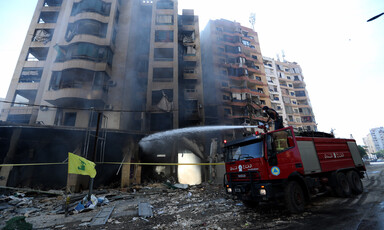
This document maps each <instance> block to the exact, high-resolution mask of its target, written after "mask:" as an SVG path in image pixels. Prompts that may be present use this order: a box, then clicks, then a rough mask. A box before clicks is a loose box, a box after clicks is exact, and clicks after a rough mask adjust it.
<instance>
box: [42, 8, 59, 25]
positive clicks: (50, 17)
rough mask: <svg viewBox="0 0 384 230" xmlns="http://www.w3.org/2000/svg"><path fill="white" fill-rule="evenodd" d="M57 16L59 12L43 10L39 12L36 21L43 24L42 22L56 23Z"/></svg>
mask: <svg viewBox="0 0 384 230" xmlns="http://www.w3.org/2000/svg"><path fill="white" fill-rule="evenodd" d="M58 17H59V12H57V11H53V12H51V11H43V12H41V14H40V17H39V20H38V21H37V23H39V24H43V23H56V22H57V18H58Z"/></svg>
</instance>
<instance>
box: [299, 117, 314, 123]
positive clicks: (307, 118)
mask: <svg viewBox="0 0 384 230" xmlns="http://www.w3.org/2000/svg"><path fill="white" fill-rule="evenodd" d="M301 122H303V123H309V122H312V117H311V116H303V117H301Z"/></svg>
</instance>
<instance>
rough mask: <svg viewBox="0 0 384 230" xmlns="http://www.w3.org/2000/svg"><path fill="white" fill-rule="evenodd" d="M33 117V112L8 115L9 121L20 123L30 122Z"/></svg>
mask: <svg viewBox="0 0 384 230" xmlns="http://www.w3.org/2000/svg"><path fill="white" fill-rule="evenodd" d="M30 119H31V114H10V115H8V117H7V121H8V122H13V123H19V124H29V120H30Z"/></svg>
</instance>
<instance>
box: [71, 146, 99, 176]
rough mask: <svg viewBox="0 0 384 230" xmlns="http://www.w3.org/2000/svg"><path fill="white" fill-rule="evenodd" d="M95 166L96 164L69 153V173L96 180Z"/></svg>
mask: <svg viewBox="0 0 384 230" xmlns="http://www.w3.org/2000/svg"><path fill="white" fill-rule="evenodd" d="M95 165H96V164H95V163H93V162H92V161H89V160H87V159H85V158H83V157H80V156H78V155H75V154H73V153H70V152H69V153H68V173H71V174H80V175H89V176H90V177H91V178H95V176H96V169H95Z"/></svg>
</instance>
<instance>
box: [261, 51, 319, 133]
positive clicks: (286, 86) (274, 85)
mask: <svg viewBox="0 0 384 230" xmlns="http://www.w3.org/2000/svg"><path fill="white" fill-rule="evenodd" d="M264 67H265V70H266V74H267V80H268V87H269V92H270V94H271V104H272V108H273V109H275V110H276V111H277V112H279V114H281V115H282V117H283V120H284V125H285V126H292V127H293V128H294V129H295V130H297V131H317V124H316V121H315V116H314V113H313V110H312V105H311V101H310V99H309V95H308V92H307V90H306V84H305V82H304V76H303V73H302V69H301V67H300V65H298V64H297V63H296V62H288V61H286V60H284V59H283V60H282V61H279V60H277V61H276V60H274V59H272V58H267V57H264Z"/></svg>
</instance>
